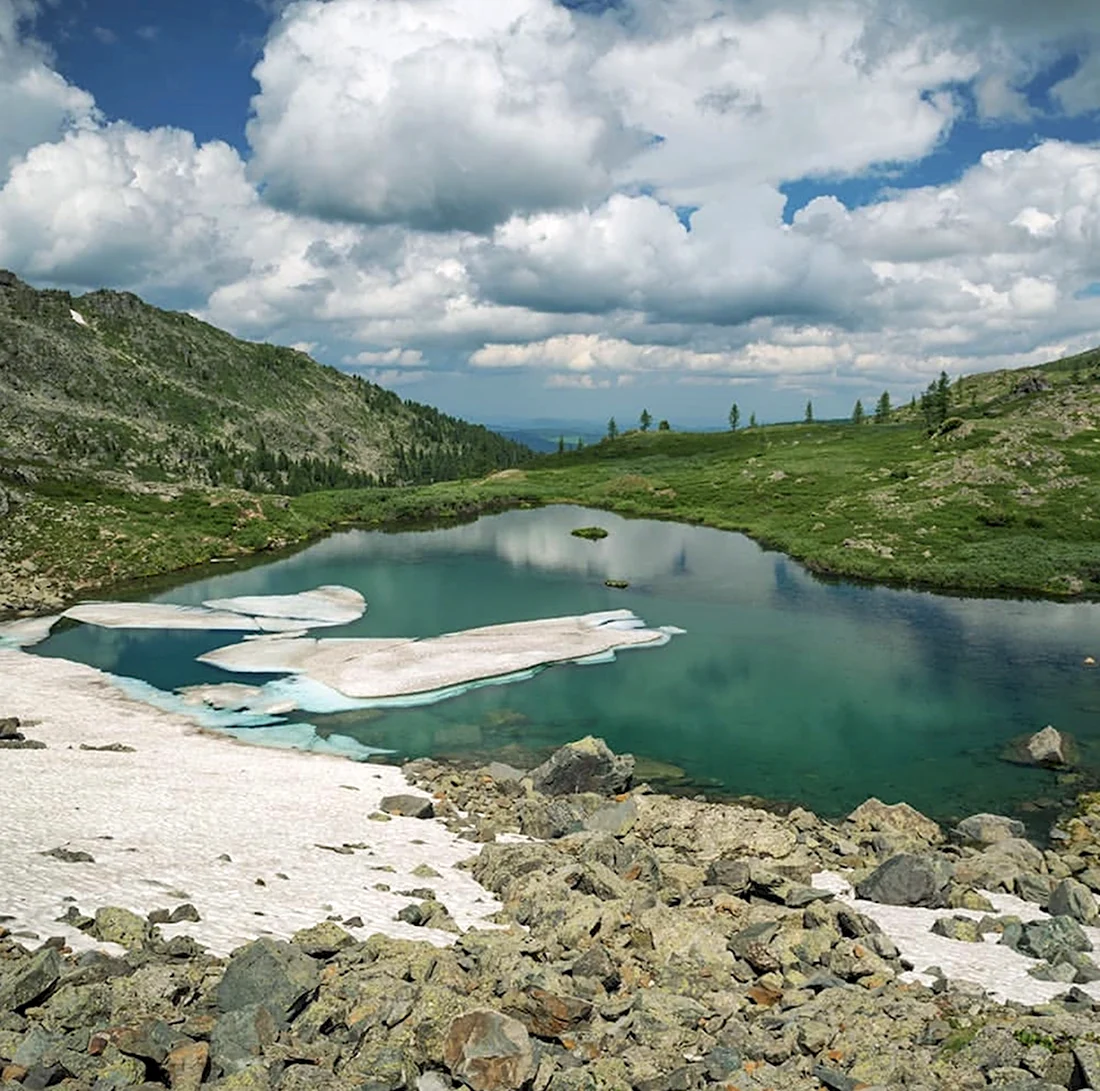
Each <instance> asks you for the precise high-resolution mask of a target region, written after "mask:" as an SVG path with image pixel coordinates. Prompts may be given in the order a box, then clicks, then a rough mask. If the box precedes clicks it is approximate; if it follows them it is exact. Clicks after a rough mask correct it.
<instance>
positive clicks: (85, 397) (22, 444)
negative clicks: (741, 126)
mask: <svg viewBox="0 0 1100 1091" xmlns="http://www.w3.org/2000/svg"><path fill="white" fill-rule="evenodd" d="M0 394H2V397H0V425H2V428H0V513H2V515H3V521H2V523H0V560H2V562H3V563H2V565H0V608H3V609H5V610H7V611H20V610H36V609H45V608H48V607H51V606H54V605H57V604H58V603H60V602H64V601H68V600H70V599H72V598H73V597H74V596H80V595H85V594H87V593H89V592H91V591H92V590H96V591H102V590H104V589H106V588H109V587H112V586H114V585H118V584H121V583H125V582H127V581H131V580H135V579H139V578H144V577H151V576H163V575H166V574H168V573H174V572H179V571H180V570H184V569H188V568H191V567H194V566H196V565H201V564H204V563H206V562H209V561H214V560H225V559H228V558H241V557H245V556H247V555H250V554H254V553H260V552H264V551H272V550H281V549H285V548H287V547H291V546H294V545H297V544H300V543H303V542H306V541H309V540H311V539H313V538H316V537H317V536H319V535H321V534H324V533H326V532H328V531H331V530H333V529H334V528H337V527H345V526H360V527H380V528H396V527H408V526H415V525H418V524H419V525H428V524H437V523H445V522H451V521H455V520H464V519H470V518H473V517H476V516H477V515H479V514H481V513H485V512H491V511H500V510H503V509H506V508H510V507H522V506H531V505H542V504H551V503H574V504H580V505H584V506H586V507H591V508H601V509H605V510H608V511H615V512H618V513H620V514H623V515H627V516H639V517H641V516H644V517H650V518H659V519H671V520H679V521H683V522H688V523H696V524H701V525H706V526H711V527H716V528H719V529H722V530H735V531H742V532H744V533H746V534H748V535H750V536H751V537H752V538H754V539H756V540H757V541H758V542H760V543H762V544H764V545H766V546H768V547H771V548H775V549H778V550H781V551H783V552H785V553H787V554H789V555H791V556H792V557H795V558H797V559H798V560H800V561H801V562H802V563H804V564H805V565H806V566H807V567H808V568H809V569H810V570H812V571H814V572H817V573H820V574H822V575H828V576H843V577H848V578H858V579H865V580H874V581H881V582H885V583H891V584H896V585H908V586H919V587H926V588H932V589H937V590H943V591H953V592H970V593H980V594H990V593H992V594H1024V595H1041V596H1049V597H1056V598H1095V597H1097V596H1098V595H1100V350H1098V351H1094V352H1088V353H1084V354H1081V355H1078V356H1074V357H1070V358H1067V359H1062V360H1055V361H1052V362H1050V363H1047V364H1044V365H1041V366H1038V367H1034V368H1028V369H1024V370H1018V371H995V372H989V373H985V374H981V375H974V376H959V377H956V378H954V379H948V378H947V377H946V376H944V377H943V378H942V379H941V380H940V381H938V382H936V383H933V384H931V386H930V388H929V390H928V391H927V392H926V393H925V395H923V396H922V398H921V399H919V400H918V399H914V400H913V402H912V403H908V404H905V405H902V406H900V407H898V408H890V407H889V405H888V398H887V405H886V406H883V405H882V404H881V403H880V405H879V406H878V411H877V412H874V413H868V414H854V416H855V417H857V418H858V423H856V422H854V421H853V420H845V421H821V422H810V423H807V422H805V421H803V422H800V423H792V424H770V425H750V426H747V427H745V426H741V427H737V428H735V429H728V430H726V431H722V432H705V433H688V432H679V431H676V430H675V429H674V428H661V429H658V430H656V431H652V430H649V429H646V430H645V431H642V430H641V429H640V428H638V429H633V430H623V431H619V430H618V429H615V430H614V431H615V432H616V434H615V435H614V436H608V437H605V438H604V439H603V440H602V441H601V442H599V443H596V444H589V445H588V446H585V447H583V448H581V449H580V450H567V451H562V452H560V453H556V454H550V455H542V456H536V455H534V454H533V452H531V451H530V450H528V449H527V448H524V447H523V446H521V445H520V444H517V443H515V442H512V441H510V440H507V439H504V438H502V437H500V436H498V435H496V434H495V433H493V432H490V431H489V430H487V429H485V428H483V427H480V426H474V425H469V424H466V423H464V422H462V421H459V420H455V419H454V418H451V417H448V416H445V415H444V414H441V413H438V412H436V411H435V410H432V409H429V408H427V407H424V406H420V405H418V404H416V403H413V402H406V401H402V400H401V399H400V398H398V397H397V396H396V395H394V394H392V393H389V392H387V391H385V390H383V389H381V388H380V387H378V386H375V385H373V384H371V383H368V382H366V381H364V380H362V379H360V378H357V377H354V376H351V375H347V374H343V373H341V372H338V371H336V370H335V369H333V368H329V367H323V366H321V365H319V364H317V363H315V362H314V361H313V360H311V359H310V358H309V357H308V356H306V355H305V354H304V353H302V352H299V351H297V350H295V349H287V348H277V347H275V346H271V345H262V344H252V343H249V342H245V341H240V340H238V339H236V338H233V337H231V336H230V335H229V334H226V333H224V332H222V331H220V330H217V329H214V328H213V327H211V326H209V325H206V324H205V323H203V322H200V321H198V320H196V319H194V318H191V317H189V316H187V315H183V314H176V313H172V312H167V311H162V310H159V309H157V308H155V307H152V306H149V305H148V304H145V303H143V302H142V301H141V300H139V299H138V298H137V297H135V296H133V295H130V294H126V293H116V292H92V293H89V294H88V295H85V296H81V297H78V298H73V297H71V296H69V295H68V294H67V293H64V292H57V291H38V290H35V289H33V288H31V287H29V286H28V285H26V284H24V283H23V282H21V281H20V280H18V279H17V278H15V277H14V276H12V275H10V274H5V275H4V276H3V279H2V281H0ZM731 418H732V414H731ZM731 423H737V422H736V421H733V420H731ZM581 529H582V530H583V529H584V528H581Z"/></svg>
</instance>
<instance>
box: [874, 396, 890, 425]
mask: <svg viewBox="0 0 1100 1091" xmlns="http://www.w3.org/2000/svg"><path fill="white" fill-rule="evenodd" d="M889 419H890V391H888V390H884V391H883V392H882V397H880V398H879V400H878V404H877V405H876V406H875V423H876V424H885V423H886V422H887V421H888V420H889Z"/></svg>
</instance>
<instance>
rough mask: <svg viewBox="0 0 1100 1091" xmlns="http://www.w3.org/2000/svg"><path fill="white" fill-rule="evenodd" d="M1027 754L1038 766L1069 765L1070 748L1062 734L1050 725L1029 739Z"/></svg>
mask: <svg viewBox="0 0 1100 1091" xmlns="http://www.w3.org/2000/svg"><path fill="white" fill-rule="evenodd" d="M1027 752H1028V754H1029V755H1030V756H1031V760H1032V761H1033V762H1035V764H1036V765H1068V764H1069V747H1068V742H1067V740H1066V738H1065V737H1064V736H1063V735H1062V733H1061V732H1060V731H1059V730H1058V729H1057V728H1055V727H1052V726H1051V725H1050V724H1047V726H1046V727H1044V728H1043V730H1042V731H1037V732H1036V733H1035V734H1034V735H1032V736H1031V738H1030V739H1028V742H1027Z"/></svg>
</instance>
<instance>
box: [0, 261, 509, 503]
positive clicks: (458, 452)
mask: <svg viewBox="0 0 1100 1091" xmlns="http://www.w3.org/2000/svg"><path fill="white" fill-rule="evenodd" d="M529 454H530V452H529V451H528V450H527V449H526V448H525V447H523V446H521V445H520V444H517V443H515V442H513V441H511V440H507V439H504V438H503V437H502V436H498V435H496V434H495V433H493V432H490V431H489V430H488V429H486V428H483V427H480V426H476V425H470V424H467V423H465V422H463V421H460V420H456V419H454V418H452V417H449V416H446V415H444V414H442V413H439V412H437V411H436V410H434V409H431V408H429V407H427V406H422V405H418V404H416V403H414V402H405V401H402V399H401V398H399V397H398V396H397V395H396V394H393V393H391V392H389V391H387V390H383V389H382V388H381V387H379V386H376V385H374V384H373V383H369V382H365V381H364V380H362V379H361V378H359V377H356V376H352V375H349V374H346V373H343V372H340V371H337V370H336V369H335V368H331V367H324V366H322V365H320V364H318V363H316V362H315V361H314V360H312V359H311V358H310V357H309V356H307V355H306V354H305V353H303V352H299V351H297V350H295V349H291V348H280V347H276V346H274V345H268V344H256V343H252V342H248V341H242V340H239V339H237V338H235V337H232V336H231V335H230V334H228V333H226V332H224V331H222V330H219V329H216V328H215V327H213V326H210V325H207V324H206V323H205V322H201V321H199V320H198V319H196V318H193V317H191V316H190V315H187V314H181V313H176V312H171V311H164V310H160V309H159V308H157V307H153V306H151V305H149V304H147V303H145V302H143V301H142V300H141V299H139V298H138V297H137V296H135V295H132V294H130V293H127V292H114V291H95V292H90V293H88V294H87V295H83V296H79V297H75V298H74V297H72V296H70V295H69V293H67V292H62V291H50V290H45V291H40V290H36V289H35V288H33V287H31V286H29V285H27V284H25V283H23V282H22V281H21V280H19V279H18V278H17V277H16V276H15V275H14V274H12V273H9V272H4V271H0V486H2V485H3V472H2V471H3V469H4V468H5V467H7V468H8V469H9V470H10V469H11V468H13V467H16V466H18V465H19V464H21V463H30V464H31V465H32V466H35V467H38V468H40V469H41V468H42V467H45V468H47V469H50V468H53V469H60V470H63V471H65V472H66V473H67V474H72V473H73V472H74V471H81V472H85V473H87V472H94V473H99V474H107V475H108V476H109V477H111V478H112V479H115V480H120V481H125V480H127V479H137V480H151V481H159V482H164V481H168V482H181V483H184V484H197V485H230V486H242V487H244V488H249V489H256V490H261V491H263V490H267V491H277V492H290V493H295V492H302V491H307V490H309V489H315V488H326V487H337V486H346V485H367V484H400V483H415V482H426V481H433V480H448V479H452V478H458V477H464V476H474V475H478V474H484V473H488V472H491V471H492V470H495V469H500V468H503V467H508V466H513V465H515V464H516V463H518V462H520V461H522V460H523V459H525V458H526V457H527V456H528V455H529ZM39 476H41V473H39ZM2 503H3V501H0V504H2Z"/></svg>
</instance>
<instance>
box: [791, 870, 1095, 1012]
mask: <svg viewBox="0 0 1100 1091" xmlns="http://www.w3.org/2000/svg"><path fill="white" fill-rule="evenodd" d="M812 882H813V885H814V886H816V887H819V888H820V889H822V890H831V891H833V893H834V894H836V896H837V898H838V899H839V900H840V901H842V902H844V904H845V905H850V906H852V907H853V908H854V909H858V910H859V912H861V913H863V914H864V915H865V916H867V917H870V918H871V919H872V920H873V921H875V922H877V924H878V925H879V927H880V928H881V929H882V930H883V931H884V932H885V933H886V934H887V935H888V936H889V937H890V938H891V939H892V940H893V941H894V943H895V944H897V947H898V950H899V951H900V952H901V957H902V958H905V959H908V960H909V961H910V962H911V963H912V964H913V965H914V966H915V967H916V969H915V971H913V972H912V973H908V974H905V975H903V979H904V980H910V981H918V980H919V981H923V982H924V983H925V984H931V983H932V981H933V980H934V978H932V977H931V976H929V975H928V974H924V973H922V972H921V971H923V970H925V969H926V968H927V967H929V966H939V968H940V969H941V970H942V971H943V972H944V974H946V976H947V977H948V978H951V979H953V980H957V981H969V982H972V983H973V984H975V985H980V986H981V987H982V988H983V989H985V990H986V991H987V992H988V993H989V994H990V995H991V996H995V997H996V998H997V999H998V1000H1016V1001H1018V1002H1019V1003H1021V1004H1042V1003H1045V1002H1046V1001H1047V1000H1049V999H1050V998H1051V997H1052V996H1057V995H1058V994H1059V993H1064V992H1065V991H1066V990H1067V989H1068V988H1069V986H1068V985H1066V984H1064V983H1061V982H1056V981H1037V980H1036V979H1035V978H1033V977H1030V976H1029V975H1028V972H1027V971H1028V969H1029V968H1030V967H1032V966H1036V965H1038V962H1039V960H1038V959H1034V958H1028V957H1027V956H1026V955H1021V954H1018V953H1017V952H1016V951H1013V950H1012V949H1011V948H1010V947H1003V946H1001V945H1000V944H999V943H998V942H997V941H998V940H999V939H1000V936H999V935H996V934H990V935H987V936H986V937H985V942H984V943H965V942H963V941H961V940H954V939H947V938H946V937H944V936H937V935H933V934H932V932H931V931H930V929H931V927H932V925H933V924H934V923H935V922H936V920H937V919H938V918H939V917H953V916H960V917H970V918H971V919H972V920H981V918H982V917H983V916H987V915H988V914H985V913H982V912H976V911H973V910H967V909H921V908H910V907H908V906H897V905H880V904H879V903H878V902H868V901H864V900H863V899H862V898H857V897H855V894H854V892H853V890H852V886H851V884H850V883H849V882H848V881H847V879H845V878H844V877H843V876H842V875H838V874H836V873H835V872H829V871H823V872H820V873H819V874H817V875H815V876H814V877H813V880H812ZM982 893H983V894H984V895H985V896H986V897H987V898H988V899H989V901H990V903H991V904H992V905H993V907H994V910H995V911H996V913H997V914H998V915H1002V914H1011V915H1013V916H1017V917H1019V918H1020V919H1021V920H1022V921H1032V920H1043V919H1045V918H1046V917H1047V916H1048V914H1046V913H1044V912H1043V910H1041V909H1040V908H1039V907H1038V906H1037V905H1035V904H1033V903H1031V902H1025V901H1021V899H1019V898H1016V897H1014V896H1012V895H1011V894H994V893H991V892H990V891H988V890H985V891H982ZM1085 932H1086V934H1087V935H1088V937H1089V939H1090V940H1091V941H1092V944H1093V947H1094V948H1095V949H1096V950H1097V951H1100V928H1086V929H1085ZM1076 987H1077V988H1080V989H1084V991H1085V992H1087V993H1088V994H1089V995H1090V996H1092V997H1093V998H1094V999H1096V1000H1100V982H1094V983H1093V984H1091V985H1078V986H1076Z"/></svg>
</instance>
